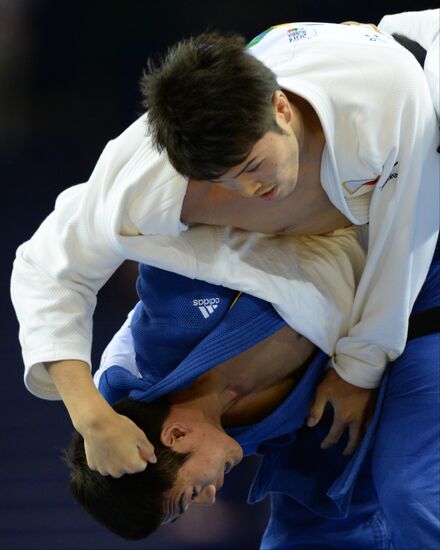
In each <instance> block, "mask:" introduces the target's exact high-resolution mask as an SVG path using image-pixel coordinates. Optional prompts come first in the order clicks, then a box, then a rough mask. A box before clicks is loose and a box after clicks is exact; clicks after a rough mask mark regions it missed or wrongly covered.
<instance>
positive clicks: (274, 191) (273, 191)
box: [258, 185, 278, 201]
mask: <svg viewBox="0 0 440 550" xmlns="http://www.w3.org/2000/svg"><path fill="white" fill-rule="evenodd" d="M277 193H278V187H277V186H276V185H275V187H272V189H270V190H269V191H267V192H266V193H263V194H262V195H259V196H258V198H259V199H263V200H264V201H271V200H273V199H274V198H275V197H276V195H277Z"/></svg>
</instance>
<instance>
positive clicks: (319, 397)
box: [307, 392, 327, 428]
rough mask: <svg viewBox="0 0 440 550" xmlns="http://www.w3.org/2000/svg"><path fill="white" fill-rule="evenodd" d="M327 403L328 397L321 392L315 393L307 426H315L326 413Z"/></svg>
mask: <svg viewBox="0 0 440 550" xmlns="http://www.w3.org/2000/svg"><path fill="white" fill-rule="evenodd" d="M326 404H327V398H326V397H325V396H324V395H323V394H322V393H320V392H317V393H316V395H315V401H314V402H313V404H312V406H311V407H310V409H309V416H308V417H307V426H308V427H309V428H313V426H316V424H318V422H319V421H320V420H321V418H322V415H323V413H324V409H325V406H326Z"/></svg>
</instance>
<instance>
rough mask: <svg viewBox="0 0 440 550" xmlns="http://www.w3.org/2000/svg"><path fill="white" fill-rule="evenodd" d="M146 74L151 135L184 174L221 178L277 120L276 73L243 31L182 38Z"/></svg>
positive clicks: (143, 82)
mask: <svg viewBox="0 0 440 550" xmlns="http://www.w3.org/2000/svg"><path fill="white" fill-rule="evenodd" d="M148 69H149V71H148V72H145V73H144V75H143V77H142V80H141V90H142V93H143V98H144V101H143V104H144V106H145V107H146V108H147V109H148V122H149V127H150V133H151V135H152V138H153V141H154V143H155V144H156V146H157V147H158V149H159V150H163V149H166V151H167V153H168V156H169V159H170V162H171V163H172V165H173V166H174V167H175V168H176V170H177V171H178V172H180V173H181V174H183V175H185V176H187V177H192V178H195V179H199V180H203V179H208V180H212V179H216V178H218V177H220V176H222V175H223V174H224V173H225V172H226V171H227V170H228V169H229V168H231V167H232V166H236V165H237V164H240V163H241V162H243V161H244V160H245V158H246V157H247V156H248V154H249V152H250V151H251V150H252V147H253V146H254V145H255V143H256V142H257V141H258V140H259V139H261V138H262V137H263V136H264V134H266V133H267V132H268V131H270V130H271V131H274V132H277V133H283V131H282V130H281V128H280V127H279V126H278V124H277V123H276V120H275V115H274V112H273V107H272V96H273V93H274V92H275V91H276V90H277V89H279V86H278V84H277V81H276V78H275V75H274V73H273V72H272V71H271V70H270V69H269V68H268V67H266V66H265V65H264V64H263V63H261V61H259V60H258V59H256V58H255V57H253V56H252V55H250V54H248V53H246V44H245V40H244V38H243V37H242V36H240V35H237V34H226V35H221V34H218V33H205V34H201V35H199V36H197V37H194V38H189V39H187V40H183V41H181V42H179V43H178V44H177V45H175V46H174V47H172V48H171V49H170V50H169V51H168V53H167V54H166V56H165V57H164V58H163V60H162V62H160V63H159V64H157V65H155V64H154V63H153V62H152V61H151V60H150V61H149V63H148Z"/></svg>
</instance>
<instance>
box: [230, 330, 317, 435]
mask: <svg viewBox="0 0 440 550" xmlns="http://www.w3.org/2000/svg"><path fill="white" fill-rule="evenodd" d="M314 351H315V346H314V345H313V344H312V343H311V342H310V341H309V340H307V339H306V338H304V337H303V336H301V335H300V334H298V333H297V332H295V331H294V330H293V329H291V328H290V327H284V328H282V329H280V330H279V331H278V332H276V333H275V334H273V335H272V336H270V337H269V338H267V339H266V340H263V341H262V342H259V343H258V344H257V345H256V346H254V348H251V349H250V350H247V351H246V352H244V353H243V354H241V355H240V356H238V357H236V358H233V359H231V360H230V361H227V362H226V363H224V365H223V366H222V368H223V369H225V371H224V372H226V373H228V372H229V375H230V377H231V381H233V382H232V384H231V387H235V388H236V391H237V395H238V396H239V398H238V399H237V400H236V402H235V403H234V404H233V405H232V406H231V407H230V408H229V409H228V411H227V412H226V413H225V414H224V415H223V416H222V420H223V424H224V425H225V426H243V425H246V424H252V423H255V422H259V421H260V420H262V419H263V418H266V417H267V416H268V415H269V414H270V413H271V412H272V411H273V410H275V409H276V408H277V407H278V406H279V405H280V404H281V403H282V402H283V401H284V399H286V397H287V396H288V395H289V394H290V392H291V391H292V390H293V388H294V387H295V386H296V384H297V383H298V381H299V380H300V379H301V377H302V375H303V374H304V372H305V370H306V368H307V366H308V365H309V363H310V361H311V359H312V357H313V355H314ZM268 364H269V365H270V368H268Z"/></svg>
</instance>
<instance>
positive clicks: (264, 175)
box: [212, 92, 301, 201]
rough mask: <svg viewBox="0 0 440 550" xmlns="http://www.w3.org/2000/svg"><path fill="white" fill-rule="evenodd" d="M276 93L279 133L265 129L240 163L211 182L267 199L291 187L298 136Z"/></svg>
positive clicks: (288, 110) (296, 163)
mask: <svg viewBox="0 0 440 550" xmlns="http://www.w3.org/2000/svg"><path fill="white" fill-rule="evenodd" d="M276 93H277V94H281V96H280V95H278V96H277V97H278V100H277V101H276V98H275V99H274V115H275V120H276V123H277V124H278V126H279V127H280V128H281V130H283V133H282V134H278V133H276V132H272V131H269V132H267V133H266V134H265V135H264V136H263V137H262V138H261V139H260V140H259V141H257V142H256V143H255V145H254V146H253V148H252V150H251V151H250V153H249V155H248V156H247V157H246V159H245V160H244V161H243V162H242V163H241V164H239V165H237V166H234V167H232V168H230V169H229V170H228V171H227V172H225V174H223V175H222V176H221V177H220V178H218V179H216V180H212V181H213V183H215V184H217V185H220V186H221V187H225V188H228V189H236V190H238V191H239V192H240V194H241V195H243V196H244V197H247V198H251V197H258V198H261V199H262V200H271V201H273V200H275V201H277V200H282V199H285V198H286V197H288V196H289V195H290V194H291V193H292V192H293V191H294V190H295V187H296V184H297V181H298V170H299V151H300V140H301V136H300V135H298V134H300V131H299V129H298V125H297V124H295V121H294V120H293V117H294V113H293V112H292V110H291V107H290V104H289V102H288V100H287V98H286V96H285V95H284V94H283V93H282V92H276Z"/></svg>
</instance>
